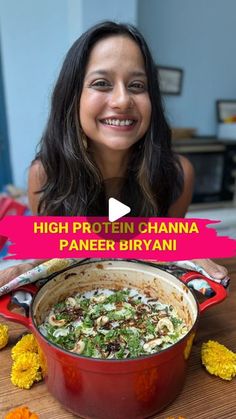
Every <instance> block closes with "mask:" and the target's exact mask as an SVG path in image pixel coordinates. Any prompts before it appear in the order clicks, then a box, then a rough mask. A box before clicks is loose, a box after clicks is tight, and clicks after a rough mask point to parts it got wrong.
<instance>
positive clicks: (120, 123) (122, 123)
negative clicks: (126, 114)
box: [100, 119, 137, 127]
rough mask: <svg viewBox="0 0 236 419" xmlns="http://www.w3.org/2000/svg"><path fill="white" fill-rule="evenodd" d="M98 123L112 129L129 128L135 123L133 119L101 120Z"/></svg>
mask: <svg viewBox="0 0 236 419" xmlns="http://www.w3.org/2000/svg"><path fill="white" fill-rule="evenodd" d="M100 122H101V123H102V124H104V125H110V126H114V127H130V126H132V125H134V124H135V123H136V122H137V121H136V120H134V119H101V120H100Z"/></svg>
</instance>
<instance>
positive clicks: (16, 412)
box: [5, 406, 39, 419]
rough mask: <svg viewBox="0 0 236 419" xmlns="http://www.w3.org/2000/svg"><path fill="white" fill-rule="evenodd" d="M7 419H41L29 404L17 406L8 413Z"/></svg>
mask: <svg viewBox="0 0 236 419" xmlns="http://www.w3.org/2000/svg"><path fill="white" fill-rule="evenodd" d="M5 419H39V416H38V415H36V413H32V412H31V411H30V410H29V408H28V407H27V406H22V407H17V408H16V409H13V410H11V411H10V412H9V413H7V414H6V416H5Z"/></svg>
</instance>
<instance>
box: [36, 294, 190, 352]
mask: <svg viewBox="0 0 236 419" xmlns="http://www.w3.org/2000/svg"><path fill="white" fill-rule="evenodd" d="M39 330H40V332H41V333H42V334H43V335H44V336H45V337H46V338H47V339H48V340H49V341H51V342H53V343H55V344H56V345H58V346H60V347H61V348H62V349H66V350H68V351H71V352H72V353H77V354H79V355H83V356H87V357H93V358H100V359H125V358H134V357H138V356H143V355H150V354H154V353H158V352H160V351H162V350H163V349H166V348H168V347H169V346H171V345H173V344H175V343H176V342H178V341H179V340H180V339H181V338H183V337H184V336H185V335H186V334H187V333H188V331H189V326H187V324H186V323H185V321H184V320H183V319H182V318H180V316H179V315H178V313H177V311H176V310H175V308H174V307H173V306H172V305H171V304H170V305H168V304H163V303H162V302H161V301H159V300H158V299H157V298H152V297H150V296H149V295H147V294H144V293H143V292H140V291H139V290H137V289H135V288H123V289H121V290H116V289H104V288H100V289H99V288H98V289H96V290H92V291H86V292H83V293H76V294H74V295H72V296H70V297H67V298H66V299H64V300H63V301H60V302H58V303H57V304H55V305H54V306H53V307H52V309H51V311H50V312H49V314H48V315H47V317H46V318H45V320H44V322H43V323H41V324H40V326H39Z"/></svg>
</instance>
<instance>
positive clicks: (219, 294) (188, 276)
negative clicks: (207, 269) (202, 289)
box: [180, 271, 227, 313]
mask: <svg viewBox="0 0 236 419" xmlns="http://www.w3.org/2000/svg"><path fill="white" fill-rule="evenodd" d="M180 279H181V281H183V282H184V283H185V284H186V285H187V284H188V283H189V282H190V281H192V280H193V279H204V280H205V281H206V282H207V283H208V284H209V286H210V287H211V289H212V290H213V291H214V292H215V294H214V296H213V297H210V298H208V299H207V300H205V301H203V302H202V303H199V310H200V313H202V312H203V311H205V310H207V309H208V308H210V307H211V306H213V305H215V304H219V303H220V302H221V301H223V300H224V299H225V298H226V297H227V291H226V289H225V288H224V287H223V285H221V284H218V283H217V282H215V281H213V280H212V279H209V278H207V277H206V276H204V275H202V274H200V273H198V272H195V271H189V272H186V273H185V274H183V275H182V276H181V277H180Z"/></svg>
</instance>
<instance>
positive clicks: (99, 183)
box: [1, 22, 227, 282]
mask: <svg viewBox="0 0 236 419" xmlns="http://www.w3.org/2000/svg"><path fill="white" fill-rule="evenodd" d="M193 178H194V174H193V169H192V166H191V164H190V163H189V161H188V160H187V159H185V158H184V157H181V156H177V155H175V154H174V153H173V152H172V150H171V131H170V128H169V126H168V124H167V122H166V119H165V116H164V112H163V108H162V103H161V95H160V89H159V85H158V80H157V76H156V65H155V64H154V62H153V59H152V57H151V54H150V51H149V49H148V47H147V44H146V42H145V40H144V39H143V37H142V35H141V34H140V33H139V32H138V31H137V29H136V28H134V27H133V26H131V25H123V24H117V23H114V22H103V23H101V24H98V25H96V26H94V27H92V28H91V29H89V30H88V31H87V32H85V33H84V34H83V35H82V36H81V37H80V38H79V39H78V40H77V41H76V42H75V43H74V45H73V46H72V47H71V49H70V50H69V52H68V54H67V56H66V58H65V61H64V64H63V66H62V69H61V72H60V75H59V78H58V81H57V83H56V86H55V89H54V92H53V96H52V106H51V113H50V116H49V120H48V123H47V127H46V130H45V132H44V134H43V137H42V140H41V143H40V146H39V151H38V153H37V156H36V159H35V161H34V162H33V164H32V166H31V168H30V171H29V190H28V192H29V203H30V207H31V209H32V212H33V213H34V214H40V215H106V214H107V201H108V198H109V196H113V197H114V196H115V197H116V198H118V199H120V200H121V201H122V202H124V203H125V204H126V205H128V206H130V207H131V211H132V212H131V214H130V215H133V216H162V217H184V215H185V213H186V210H187V208H188V205H189V204H190V202H191V197H192V189H193ZM36 263H37V262H36ZM201 265H202V266H203V267H205V268H207V270H208V272H209V274H211V275H213V276H214V271H215V274H216V276H218V277H224V276H225V275H226V274H227V271H226V270H225V269H224V268H223V267H219V266H218V265H216V264H214V263H213V262H211V261H209V260H207V261H202V263H201ZM27 268H28V266H27ZM11 269H12V270H11V272H10V273H9V270H8V271H7V272H5V274H2V278H1V280H2V282H3V281H8V280H9V279H11V278H12V277H13V276H14V275H15V274H16V271H14V268H11ZM15 269H18V271H17V274H19V269H20V272H22V273H23V271H25V270H26V266H24V265H23V266H22V265H21V266H20V267H18V268H15ZM4 275H5V276H4Z"/></svg>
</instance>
